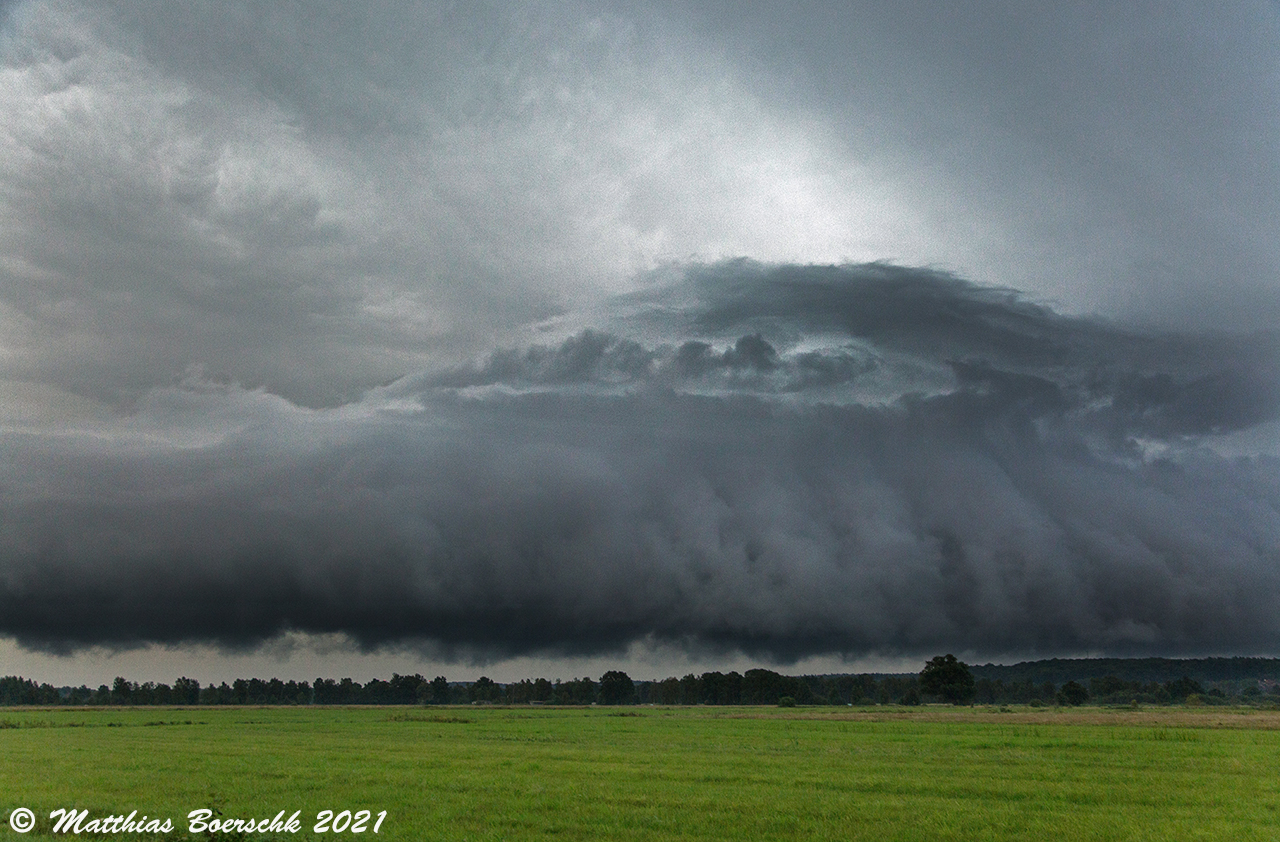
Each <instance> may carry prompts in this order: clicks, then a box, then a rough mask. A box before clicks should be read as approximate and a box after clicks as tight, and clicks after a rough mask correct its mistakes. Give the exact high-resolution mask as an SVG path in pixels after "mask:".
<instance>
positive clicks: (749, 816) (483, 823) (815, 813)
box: [0, 707, 1280, 842]
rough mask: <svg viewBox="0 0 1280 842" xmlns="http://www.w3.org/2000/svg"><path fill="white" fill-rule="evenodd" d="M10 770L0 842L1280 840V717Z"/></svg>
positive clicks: (376, 740) (365, 735)
mask: <svg viewBox="0 0 1280 842" xmlns="http://www.w3.org/2000/svg"><path fill="white" fill-rule="evenodd" d="M0 753H2V756H3V761H2V762H0V820H3V819H4V818H7V817H8V816H9V813H10V811H11V810H13V809H15V808H17V807H28V808H30V809H32V810H33V811H34V812H35V814H36V815H37V816H38V817H41V818H40V821H41V823H40V824H38V825H37V828H36V831H35V832H33V833H30V834H27V835H25V836H23V835H18V834H16V833H12V832H11V831H10V830H9V828H8V824H7V822H5V823H3V825H2V827H3V829H2V830H0V839H31V838H38V837H40V836H41V835H42V833H41V831H45V833H44V834H43V835H45V836H47V828H48V826H49V822H48V819H47V817H48V815H49V812H50V811H51V810H54V809H57V808H59V807H72V806H74V807H77V808H81V809H88V810H89V811H90V817H91V818H99V817H104V816H107V815H113V814H121V813H124V814H127V813H129V812H130V811H132V810H137V811H138V812H139V814H140V815H141V814H146V815H148V816H150V817H170V818H171V819H172V820H173V823H174V825H175V826H176V827H177V829H178V830H179V831H183V832H184V833H185V830H186V819H185V817H186V815H187V813H188V812H190V811H191V810H194V809H197V808H201V807H208V808H216V809H219V810H221V811H222V814H223V815H224V816H227V817H244V818H258V817H262V818H270V817H272V816H274V815H276V813H278V812H279V811H281V810H284V811H286V816H287V815H288V814H290V813H292V812H294V811H295V810H300V811H301V819H302V830H301V831H300V832H298V833H296V834H280V835H278V836H275V837H272V836H270V835H264V836H263V837H262V838H281V839H312V838H320V839H330V838H333V837H334V836H335V835H337V836H340V837H346V838H351V836H352V834H351V833H350V831H349V830H348V831H347V832H345V833H342V834H334V833H332V832H330V833H325V834H315V833H313V832H312V826H313V825H314V823H315V818H316V815H317V814H318V813H319V812H320V811H321V810H326V809H327V810H332V811H333V812H334V814H340V813H341V812H342V811H344V810H350V811H353V812H354V811H358V810H362V809H366V810H370V811H371V818H370V821H369V822H368V823H367V827H368V829H369V830H368V831H366V833H364V834H362V835H361V836H360V837H356V838H366V839H368V838H379V839H394V840H400V839H403V840H488V839H493V840H498V839H551V838H554V839H562V840H601V839H604V840H612V839H619V840H641V839H645V840H648V839H655V840H665V839H682V840H683V839H687V840H694V839H705V840H720V839H752V840H770V839H831V840H861V839H866V840H872V839H874V840H885V839H903V840H908V839H910V840H940V839H956V840H961V839H963V840H973V839H1027V840H1043V839H1055V840H1063V839H1065V840H1076V839H1078V840H1086V839H1087V840H1142V839H1151V840H1162V842H1167V840H1182V839H1211V840H1218V839H1230V840H1254V839H1256V840H1275V839H1277V838H1280V769H1278V768H1277V759H1278V758H1280V713H1276V712H1257V711H1247V710H1232V709H1224V708H1199V709H1193V708H1170V709H1149V710H1141V711H1130V710H1123V711H1113V710H1106V709H1089V708H1083V709H1071V710H1060V709H1040V710H1035V709H1027V708H1013V709H1012V710H1011V711H1010V712H1000V711H998V710H995V709H984V708H944V707H929V708H923V709H906V708H901V709H895V708H868V709H858V708H795V709H777V708H710V707H704V708H648V707H645V708H602V707H593V708H563V709H550V708H537V707H534V708H386V707H378V708H314V707H305V708H249V707H244V708H145V709H65V708H56V709H7V710H3V711H0ZM383 810H385V811H386V818H385V820H384V821H383V822H382V826H381V828H380V832H379V834H378V835H377V836H376V837H374V836H373V834H372V832H371V831H372V825H373V822H374V821H376V819H377V816H378V814H379V813H380V812H381V811H383ZM102 838H138V836H137V834H112V835H107V836H105V837H102ZM174 838H185V835H183V834H175V837H174ZM197 838H206V837H205V836H203V835H200V836H198V837H197ZM215 838H224V839H238V838H241V837H239V836H237V835H236V834H234V833H233V834H218V835H217V836H216V837H215ZM250 838H258V837H257V836H253V837H250Z"/></svg>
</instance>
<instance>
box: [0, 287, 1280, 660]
mask: <svg viewBox="0 0 1280 842" xmlns="http://www.w3.org/2000/svg"><path fill="white" fill-rule="evenodd" d="M675 301H679V302H682V303H681V304H679V305H678V306H677V305H674V304H672V303H671V302H675ZM1276 349H1277V344H1276V340H1275V337H1274V336H1271V335H1251V336H1222V335H1217V336H1195V335H1187V334H1180V335H1155V334H1150V333H1136V332H1131V331H1126V330H1123V329H1120V328H1117V327H1115V326H1112V325H1107V324H1105V323H1101V322H1097V321H1094V320H1087V319H1078V318H1067V317H1063V316H1060V315H1057V314H1055V313H1053V312H1052V311H1051V310H1049V309H1047V308H1044V307H1040V306H1035V305H1032V304H1029V303H1027V302H1025V301H1023V300H1021V299H1020V298H1019V297H1017V296H1016V295H1013V294H1012V293H1009V292H1006V291H991V290H987V289H982V288H977V287H974V286H972V285H970V284H967V283H965V282H963V281H961V280H958V279H956V278H953V277H950V276H946V275H942V274H939V273H934V272H928V271H923V270H913V269H908V268H902V267H888V266H880V265H872V266H846V267H803V266H781V267H779V266H762V265H758V264H751V263H741V262H738V263H726V264H717V265H713V266H704V267H693V268H691V269H689V270H688V272H687V274H686V279H685V281H684V282H683V283H682V285H680V286H678V287H676V288H665V289H663V290H661V291H655V292H651V293H647V294H645V295H642V296H636V297H633V298H631V299H628V300H625V301H620V302H619V303H618V306H617V313H616V317H615V318H613V319H612V320H611V321H610V323H609V324H605V325H601V326H600V327H599V328H598V329H595V330H592V331H584V332H580V333H578V334H576V335H574V336H572V337H570V338H568V339H567V340H565V341H563V342H562V343H559V344H556V345H552V346H548V347H544V348H526V349H519V350H511V351H501V352H496V353H494V354H493V355H492V356H490V357H489V358H488V359H486V360H483V361H481V362H478V363H477V364H476V365H474V366H472V367H468V368H464V369H456V370H450V371H446V372H439V371H437V372H432V373H427V374H421V375H415V376H412V377H407V378H404V379H402V380H400V381H398V382H396V383H394V384H392V385H390V386H388V387H385V388H383V389H378V390H375V391H373V392H371V393H369V394H368V395H367V396H366V398H365V399H364V400H363V401H362V402H361V403H360V404H356V405H351V406H348V407H343V408H340V409H337V410H325V411H311V410H301V409H298V408H296V407H292V406H291V405H289V404H287V403H285V402H283V401H280V400H279V399H277V398H274V397H272V396H270V395H267V394H264V393H261V392H245V391H242V390H238V389H235V388H213V387H209V386H205V387H201V388H202V389H203V391H201V390H200V389H196V388H195V387H187V388H177V389H169V390H157V391H156V392H155V393H154V395H153V396H152V400H151V402H150V403H146V404H144V406H143V407H142V408H141V409H140V410H139V413H138V415H137V417H136V418H135V419H134V420H135V422H136V424H137V425H138V426H139V427H140V428H144V427H146V425H147V424H149V423H152V422H153V421H154V420H155V418H157V417H161V416H163V417H181V416H182V414H183V413H184V412H186V413H192V414H194V415H201V414H206V413H208V412H209V411H210V408H211V407H212V408H216V409H218V412H219V415H220V417H224V416H225V417H232V418H241V419H242V422H241V423H235V424H229V425H228V426H227V427H226V430H225V431H224V434H223V435H222V436H221V437H220V438H218V439H216V440H214V441H213V442H212V443H206V444H203V445H201V446H182V447H179V446H175V445H172V444H154V443H143V444H137V443H134V444H130V445H120V444H113V443H110V442H109V441H104V440H102V439H100V438H92V437H73V436H66V435H62V436H52V435H39V434H27V435H20V434H17V433H7V434H5V439H4V440H5V442H6V451H7V454H8V455H7V457H6V459H5V467H4V474H3V475H0V482H3V487H4V495H3V502H2V503H0V536H3V537H2V538H0V565H2V566H0V633H4V634H8V635H13V636H15V637H16V638H17V639H18V640H19V642H21V643H22V644H23V645H24V646H28V647H32V648H39V649H46V650H51V651H63V652H65V651H74V650H76V649H78V648H81V647H86V646H92V645H112V646H120V645H123V646H128V645H134V644H144V643H148V642H158V643H166V644H167V643H182V642H211V643H214V644H218V645H221V646H226V647H232V648H244V647H252V646H255V645H257V644H259V643H261V642H263V641H265V640H268V639H270V638H272V637H274V636H276V635H278V634H280V633H282V632H284V631H286V630H298V631H305V632H312V633H328V632H340V633H344V634H346V635H348V636H349V637H351V638H352V639H353V640H354V641H356V642H357V643H358V644H359V645H361V646H363V647H366V648H377V647H379V646H384V645H399V644H410V645H413V644H421V645H426V646H432V647H436V648H437V649H438V650H439V651H444V652H470V653H480V654H482V655H483V656H485V657H501V656H509V655H519V654H534V653H561V654H571V653H572V654H589V653H600V652H609V651H617V650H620V649H623V648H625V647H626V646H627V645H628V644H629V643H632V642H635V641H652V642H658V643H672V644H676V645H680V646H687V647H694V648H697V647H709V648H714V649H720V650H737V651H743V652H746V653H750V654H753V655H759V656H762V657H769V658H772V659H778V660H787V659H794V658H799V657H803V656H806V655H812V654H819V653H845V654H850V655H858V654H867V653H873V652H874V653H906V654H914V653H927V652H932V651H938V650H943V649H946V650H951V651H958V650H967V651H972V652H977V653H1016V654H1023V655H1032V654H1041V655H1049V654H1059V653H1072V652H1081V651H1092V652H1106V653H1113V654H1138V653H1153V654H1168V655H1173V654H1182V655H1192V654H1205V653H1257V652H1265V651H1275V649H1276V648H1277V647H1278V646H1280V615H1278V614H1277V613H1276V611H1275V605H1276V604H1277V598H1278V597H1280V471H1278V470H1277V469H1278V468H1280V462H1278V461H1277V460H1276V459H1274V458H1271V457H1265V456H1259V457H1253V458H1225V457H1223V456H1220V455H1218V454H1217V453H1215V451H1214V450H1213V449H1212V448H1211V447H1210V446H1209V445H1210V444H1212V441H1211V438H1212V436H1213V435H1216V434H1220V433H1228V432H1232V431H1238V430H1244V429H1248V428H1250V427H1251V426H1254V425H1256V424H1259V423H1263V422H1266V421H1270V420H1272V419H1274V418H1275V416H1276V414H1277V389H1276V384H1277V383H1278V382H1280V379H1278V378H1277V377H1276V374H1277V366H1276V362H1277V353H1276ZM193 390H194V392H199V394H198V395H196V396H195V397H193V393H194V392H193ZM197 398H198V399H197Z"/></svg>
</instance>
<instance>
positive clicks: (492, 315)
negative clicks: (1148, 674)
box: [0, 0, 1280, 686]
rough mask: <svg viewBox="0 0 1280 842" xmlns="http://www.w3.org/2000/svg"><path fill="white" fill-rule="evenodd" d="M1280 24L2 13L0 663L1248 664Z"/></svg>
mask: <svg viewBox="0 0 1280 842" xmlns="http://www.w3.org/2000/svg"><path fill="white" fill-rule="evenodd" d="M1278 105H1280V6H1278V5H1277V4H1276V3H1274V2H1233V3H1225V4H1214V6H1213V7H1212V8H1209V7H1207V6H1205V5H1204V4H1200V3H1193V2H1187V3H1179V2H1159V3H1156V2H1151V3H1142V2H1122V3H1115V2H1105V3H1104V2H1098V3H1090V2H1084V3H1074V4H1032V3H1020V2H1018V3H1015V2H1009V3H1004V2H994V0H993V2H958V3H950V4H937V3H932V2H912V1H911V0H904V1H903V2H896V3H892V4H884V3H870V2H868V3H856V2H853V3H850V2H840V3H831V2H791V3H787V4H780V3H766V2H758V1H757V0H740V1H739V2H732V3H729V2H701V3H673V2H665V0H655V2H649V3H638V2H622V1H621V0H618V2H610V1H609V0H597V2H555V3H551V2H547V3H542V2H529V3H519V4H512V3H485V2H472V3H443V2H441V3H408V2H391V0H387V2H370V3H364V4H356V5H352V4H349V3H336V2H335V3H325V2H307V3H300V2H284V1H283V0H282V2H274V3H249V2H192V3H183V4H174V3H167V2H160V0H154V1H153V2H148V0H142V2H138V0H130V1H129V2H111V0H105V2H94V3H87V2H73V0H17V2H13V0H10V2H5V3H2V4H0V673H5V674H22V675H26V676H28V677H31V678H34V679H36V680H39V681H49V682H51V683H55V684H80V683H87V684H89V685H91V686H96V685H97V684H99V683H110V682H111V680H112V678H113V677H114V676H115V675H125V676H126V677H128V678H131V679H132V680H136V681H144V680H152V681H172V680H173V679H175V678H176V677H178V676H179V675H188V676H191V677H193V678H196V679H198V680H201V681H205V682H208V681H221V680H231V679H233V678H236V677H248V676H252V675H258V676H261V677H270V676H273V675H275V676H279V677H281V678H295V679H313V678H315V677H316V676H326V677H342V676H348V675H349V676H352V677H355V678H357V679H359V680H368V679H369V678H373V677H382V678H385V677H388V676H389V675H390V674H391V673H392V672H399V673H401V674H412V673H415V672H421V673H423V674H424V675H427V676H428V677H430V676H432V675H436V674H443V675H446V676H447V677H449V678H451V679H474V678H475V677H478V676H479V675H481V674H487V675H489V676H490V677H493V678H496V679H498V680H504V681H509V680H518V679H521V678H525V677H536V676H546V677H549V678H562V679H568V678H572V677H576V676H579V675H590V676H596V677H598V675H599V674H600V673H601V672H603V671H604V670H607V669H613V668H622V669H626V670H627V671H629V672H630V673H631V674H632V676H633V677H636V678H663V677H665V676H668V675H679V674H684V673H686V672H690V671H694V672H700V671H702V670H703V669H730V668H733V669H739V670H742V669H746V668H750V667H752V666H768V667H771V668H776V669H779V670H781V671H784V672H791V673H797V672H811V673H812V672H848V671H863V670H898V669H901V670H902V671H916V670H918V669H919V666H920V665H921V664H922V663H923V661H924V660H925V659H927V658H928V657H930V656H932V655H936V654H938V653H940V652H954V653H956V654H957V655H959V656H961V657H962V658H963V659H966V660H969V661H970V662H975V663H985V662H988V661H995V662H1014V661H1018V660H1026V659H1033V658H1039V657H1054V656H1081V655H1109V656H1123V655H1164V656H1206V655H1271V656H1274V655H1277V654H1280V613H1277V612H1276V610H1275V606H1276V605H1277V604H1278V602H1277V600H1278V598H1280V331H1277V329H1276V327H1275V326H1276V324H1277V318H1278V317H1280V277H1278V276H1277V267H1280V238H1277V237H1276V236H1275V232H1276V230H1277V228H1278V227H1280V189H1277V188H1278V187H1280V107H1277V106H1278Z"/></svg>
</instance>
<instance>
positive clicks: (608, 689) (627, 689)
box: [600, 670, 636, 705]
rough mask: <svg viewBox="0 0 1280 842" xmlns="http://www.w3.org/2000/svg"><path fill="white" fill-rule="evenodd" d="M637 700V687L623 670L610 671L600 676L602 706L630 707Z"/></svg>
mask: <svg viewBox="0 0 1280 842" xmlns="http://www.w3.org/2000/svg"><path fill="white" fill-rule="evenodd" d="M635 700H636V685H635V682H634V681H632V680H631V676H629V675H627V674H626V673H625V672H622V671H621V670H609V671H608V672H606V673H605V674H604V675H602V676H600V704H602V705H630V704H634V703H635Z"/></svg>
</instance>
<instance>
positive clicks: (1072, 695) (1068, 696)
mask: <svg viewBox="0 0 1280 842" xmlns="http://www.w3.org/2000/svg"><path fill="white" fill-rule="evenodd" d="M1087 701H1089V691H1088V690H1086V689H1084V685H1082V684H1079V683H1077V682H1075V681H1068V682H1067V683H1066V684H1064V685H1062V687H1061V688H1060V689H1059V690H1058V703H1059V704H1063V705H1071V706H1072V707H1079V706H1080V705H1082V704H1084V703H1085V702H1087Z"/></svg>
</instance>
